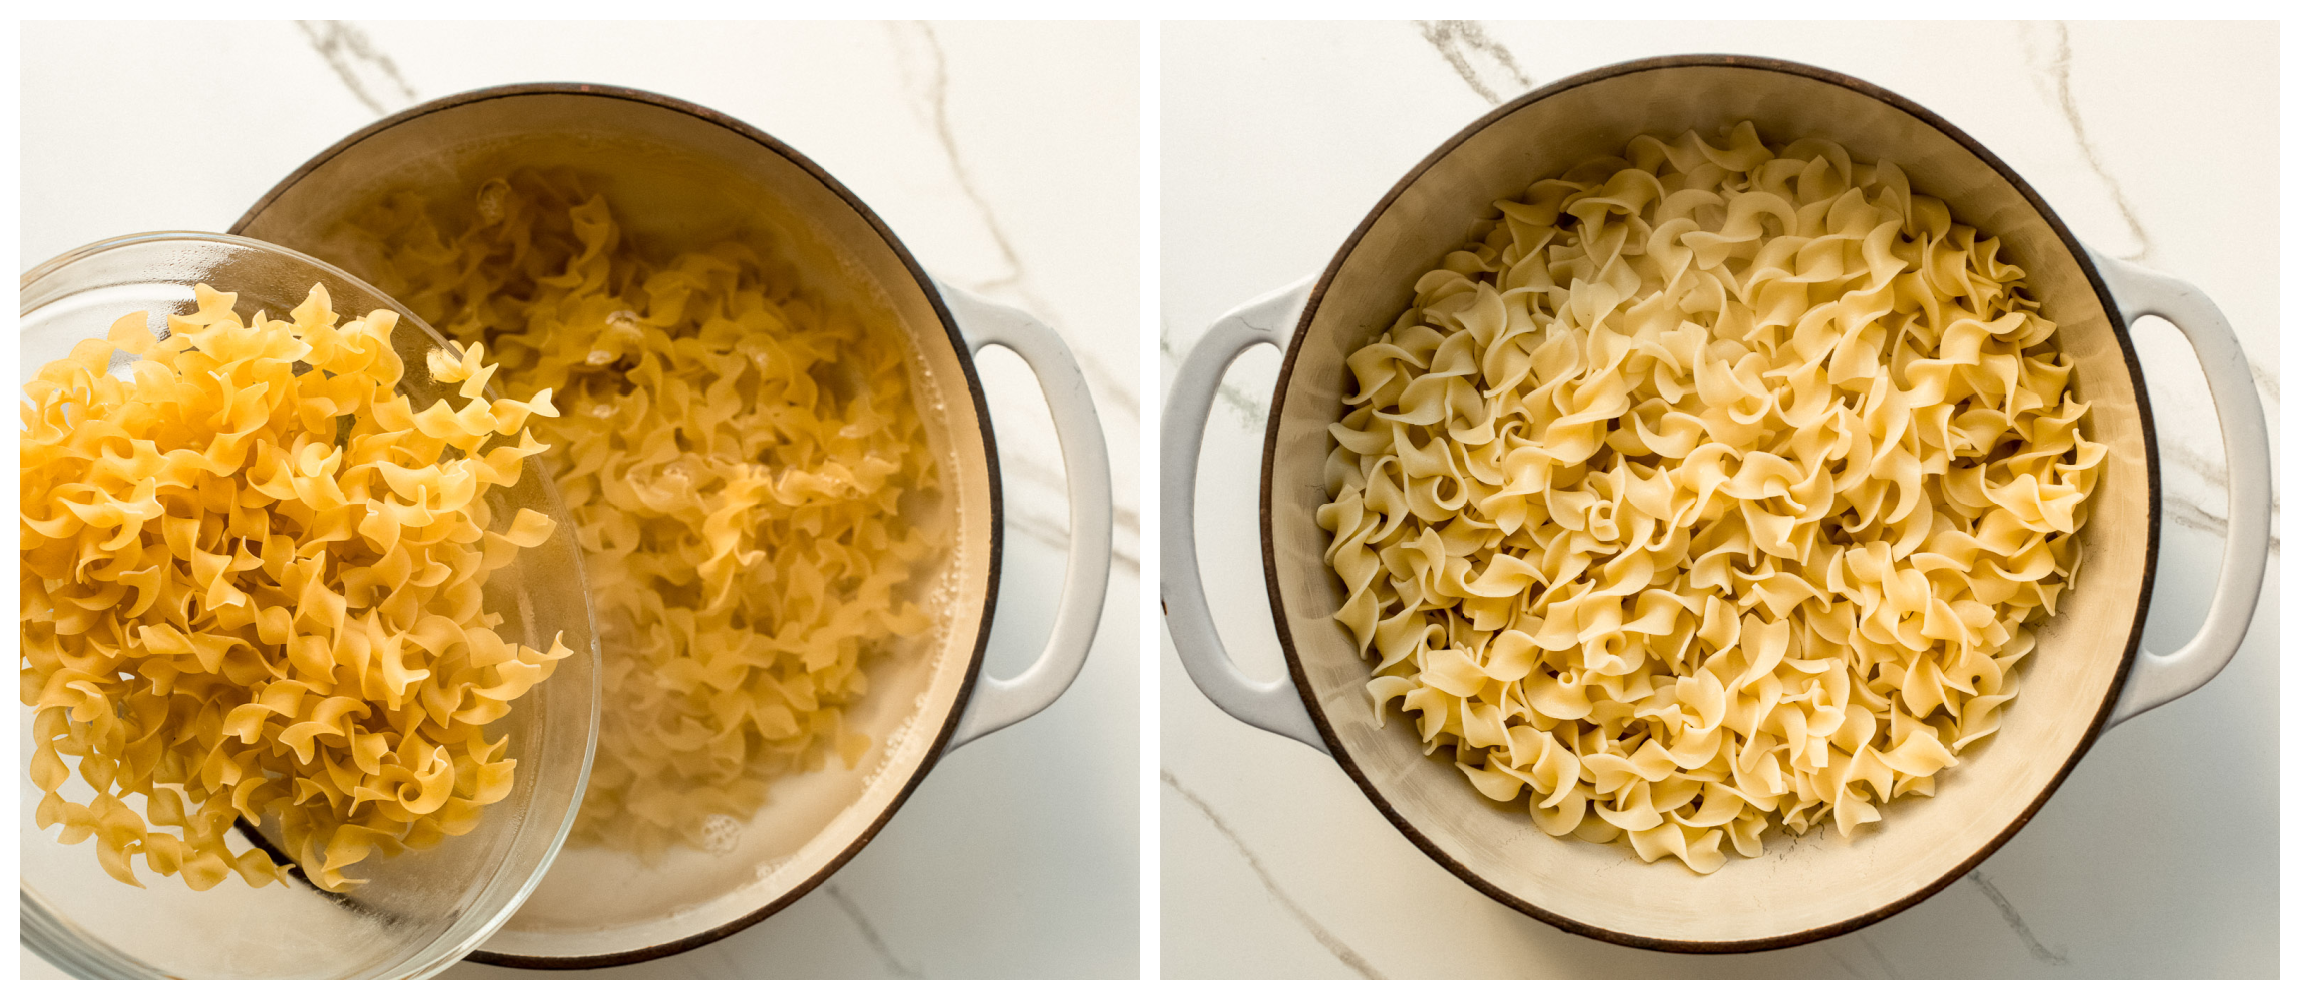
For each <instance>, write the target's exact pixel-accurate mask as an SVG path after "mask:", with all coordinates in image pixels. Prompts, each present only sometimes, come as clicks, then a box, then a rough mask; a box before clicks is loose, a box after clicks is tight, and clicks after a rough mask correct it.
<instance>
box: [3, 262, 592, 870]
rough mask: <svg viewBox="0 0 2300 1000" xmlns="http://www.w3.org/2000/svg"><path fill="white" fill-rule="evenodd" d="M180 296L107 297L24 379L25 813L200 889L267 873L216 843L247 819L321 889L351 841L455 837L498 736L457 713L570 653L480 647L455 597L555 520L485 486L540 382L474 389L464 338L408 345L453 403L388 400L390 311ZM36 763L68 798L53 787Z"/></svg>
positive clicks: (485, 628) (496, 753) (514, 693)
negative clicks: (64, 347) (500, 514)
mask: <svg viewBox="0 0 2300 1000" xmlns="http://www.w3.org/2000/svg"><path fill="white" fill-rule="evenodd" d="M196 296H197V299H196V305H197V309H196V311H194V312H192V313H191V314H189V315H179V316H170V317H168V318H167V329H168V336H166V337H164V338H159V339H155V338H154V337H153V336H152V334H151V332H150V331H149V330H148V329H147V328H146V325H145V324H146V321H147V315H146V314H145V313H135V314H132V315H129V316H126V317H123V318H122V319H121V320H120V321H119V322H117V323H115V324H113V326H112V329H111V332H110V335H109V336H108V338H107V339H104V340H84V341H81V342H80V345H79V346H78V347H76V348H74V349H73V351H72V353H71V354H70V356H68V357H66V358H63V359H61V360H58V361H54V362H50V363H49V364H47V365H44V366H42V367H41V369H40V372H39V375H38V377H36V378H34V379H33V380H32V381H30V382H29V383H27V384H26V385H25V387H24V392H25V395H26V397H27V398H28V402H26V403H25V405H24V408H23V412H24V430H23V433H22V440H21V447H22V452H21V461H22V473H23V479H22V493H23V497H22V510H23V531H22V536H23V539H22V540H23V552H22V578H21V583H22V588H23V595H22V600H23V606H22V611H23V642H24V660H25V666H24V667H23V670H22V675H21V679H22V686H23V690H22V695H21V696H22V699H23V701H24V703H25V704H26V705H30V706H33V707H34V708H35V710H36V713H37V714H36V715H35V716H34V719H33V743H34V747H35V749H34V750H33V753H32V762H31V775H32V781H33V783H34V784H35V785H36V786H38V787H39V788H40V790H41V791H42V793H43V795H42V797H41V800H40V805H39V807H38V811H37V815H36V817H35V819H36V821H37V822H38V823H39V825H40V826H41V827H42V828H46V827H50V826H55V825H58V824H61V825H62V827H63V831H62V835H61V836H62V839H63V841H64V842H65V843H68V844H69V843H78V842H79V841H81V840H85V839H88V838H90V837H94V838H95V840H96V846H97V858H98V860H99V861H100V862H101V863H102V864H103V867H104V870H105V871H106V872H109V873H110V874H111V875H112V877H114V878H117V879H119V880H120V881H122V882H126V883H128V884H130V885H139V886H140V885H142V883H141V882H139V881H137V879H136V876H135V873H134V871H133V870H132V869H131V867H130V862H131V861H132V860H133V859H134V858H136V857H137V856H141V857H142V858H143V859H144V864H145V866H146V867H147V868H149V869H150V870H151V871H152V872H153V873H154V874H156V875H160V876H162V877H167V876H174V875H179V874H180V875H181V876H182V877H183V879H184V881H185V882H186V883H187V884H189V885H190V886H191V887H192V888H194V889H207V888H209V887H212V886H214V885H216V884H217V883H218V882H221V881H223V879H224V878H225V877H226V876H227V875H229V874H231V873H232V872H235V871H236V872H238V873H239V875H240V876H241V878H243V879H244V880H246V881H247V883H248V884H250V885H255V886H261V885H265V884H268V883H270V882H272V881H274V880H275V879H277V878H279V877H281V876H282V874H283V873H284V866H282V865H278V864H275V863H274V862H273V861H272V859H271V858H269V857H268V856H267V855H266V854H265V852H264V851H262V850H260V849H255V848H251V849H249V850H246V851H241V852H237V853H235V852H234V851H233V850H232V849H231V847H230V846H229V845H228V844H227V843H226V842H225V840H224V834H225V832H226V831H227V830H230V829H231V828H232V827H233V824H234V822H235V821H237V820H243V819H244V820H246V821H247V822H249V823H261V822H262V821H263V820H264V818H265V817H267V816H269V817H274V818H276V819H277V820H278V822H279V830H280V835H279V839H280V842H281V847H282V848H284V850H285V852H286V854H287V855H288V856H289V857H290V858H293V859H294V864H295V865H296V866H297V867H300V868H301V869H302V870H303V872H304V876H305V877H306V878H307V879H309V880H310V881H311V883H312V884H314V885H316V886H318V887H320V888H322V889H326V890H329V891H344V890H346V889H349V888H351V887H353V886H356V885H359V884H360V883H362V882H363V881H365V880H363V879H356V878H349V877H347V876H346V875H345V874H344V869H345V868H346V866H348V865H351V864H353V863H356V862H358V861H359V860H360V859H362V858H364V857H366V856H367V855H368V854H369V853H370V852H371V851H375V850H380V851H382V852H383V853H385V854H387V855H391V854H397V853H399V851H400V850H401V849H403V848H421V847H427V846H430V845H431V844H434V843H437V842H438V841H439V840H440V839H441V838H444V837H448V836H452V835H457V834H462V833H466V832H468V831H470V830H471V829H472V828H473V827H474V826H476V825H477V824H478V822H479V817H480V813H481V810H482V808H483V807H484V806H486V805H488V804H490V803H493V802H496V801H499V800H501V799H502V798H504V797H505V796H506V795H508V794H510V792H511V787H512V768H513V765H514V763H515V762H514V761H511V760H508V759H505V758H504V756H503V753H504V749H505V747H506V745H507V744H508V742H509V740H510V737H508V736H506V737H503V738H501V739H498V740H495V741H493V742H490V741H489V740H488V739H487V737H486V735H485V733H484V732H483V730H482V727H483V726H485V725H486V724H488V723H490V722H494V721H495V720H497V719H500V718H502V717H503V716H504V715H505V714H507V713H509V712H510V711H512V705H511V703H512V702H513V701H516V700H517V699H519V698H520V697H521V696H522V695H524V694H526V693H527V692H528V691H529V690H530V689H531V688H533V687H534V686H535V685H536V684H538V683H540V682H542V681H543V680H544V679H545V678H547V677H549V676H551V672H552V669H553V667H554V666H556V664H557V663H558V661H559V660H561V659H563V658H565V657H566V656H567V655H569V654H568V650H567V649H566V648H565V647H564V646H562V645H560V644H559V642H558V640H557V639H556V638H555V639H554V640H553V642H552V648H551V649H550V650H548V651H543V650H535V649H530V648H528V647H526V646H522V645H517V644H514V643H510V642H506V641H504V639H503V637H502V636H500V635H499V634H497V632H496V631H495V629H496V628H497V627H498V626H500V625H501V624H502V622H501V618H500V616H499V615H496V614H494V613H490V612H485V611H483V610H482V609H481V601H482V588H483V587H484V586H485V584H486V582H487V579H488V576H489V574H490V573H491V572H492V571H494V570H497V569H500V568H502V567H504V566H506V565H508V564H510V563H511V561H512V560H513V559H514V558H516V557H517V555H518V552H519V550H521V549H524V548H533V547H535V546H538V545H541V544H543V541H544V540H545V539H546V538H548V537H549V536H550V534H551V532H552V530H553V528H554V524H553V523H552V521H551V519H550V518H548V517H545V516H543V515H542V514H540V513H537V512H535V511H532V510H520V511H518V512H517V514H516V515H515V516H514V517H513V518H512V519H511V522H510V523H509V524H497V523H495V521H494V514H493V513H491V510H490V507H489V503H488V494H489V492H490V491H491V490H493V489H495V488H497V487H508V486H513V485H516V484H517V483H518V482H519V476H520V472H521V467H522V464H523V463H524V462H525V461H526V459H527V458H528V456H531V455H535V454H539V453H541V452H542V451H543V450H544V448H545V446H544V445H542V444H539V443H537V442H536V440H535V437H534V435H533V433H532V429H533V428H532V427H530V426H529V425H528V417H529V416H531V415H534V416H541V417H546V418H547V417H551V416H553V415H555V412H556V411H555V410H554V409H553V408H552V405H551V393H550V392H549V391H548V390H543V391H538V392H536V393H534V394H533V395H532V396H531V397H530V398H529V400H528V401H527V402H520V401H518V400H516V399H510V398H505V399H498V400H495V401H492V402H490V401H488V400H486V399H484V398H482V393H483V391H484V389H485V386H486V384H487V381H488V376H489V374H490V373H491V372H492V371H493V370H494V368H493V366H483V365H481V363H480V361H481V351H480V349H479V348H476V347H474V348H472V349H470V350H468V351H466V352H463V353H461V354H460V356H456V357H450V356H449V355H448V353H447V352H445V351H442V350H438V349H434V350H433V351H432V354H431V357H430V359H429V367H430V372H431V375H432V376H433V377H434V378H435V379H437V380H438V381H440V382H442V383H446V384H450V385H459V386H460V387H461V389H460V394H461V396H462V398H463V400H464V402H463V403H462V404H461V405H460V406H457V405H453V404H451V403H450V401H448V400H444V399H443V400H440V401H437V402H435V403H433V404H432V405H431V406H430V407H428V408H426V409H424V410H421V411H417V410H415V409H414V408H413V406H412V405H411V404H410V403H409V401H408V399H407V397H406V396H404V395H402V394H401V393H400V391H399V387H400V383H401V375H402V374H403V369H402V366H401V363H400V359H399V355H398V354H397V353H395V352H394V350H393V348H392V344H391V333H392V329H393V327H394V325H395V324H396V323H397V321H398V317H397V316H396V315H394V314H392V313H390V312H385V311H382V310H378V311H376V312H372V313H369V314H368V315H367V316H365V317H361V318H356V319H352V320H350V321H348V322H344V323H342V324H341V325H338V324H337V319H338V317H337V316H336V314H335V313H334V312H333V311H332V310H330V309H329V299H328V294H327V290H326V289H325V288H323V287H319V286H314V287H313V288H312V290H311V294H310V296H309V297H308V298H306V299H305V300H304V302H303V304H302V305H300V306H298V307H296V309H295V310H294V311H293V313H292V314H291V315H290V317H289V318H287V319H278V318H272V317H267V316H265V315H264V314H263V313H262V312H257V313H256V314H255V315H254V316H253V317H250V318H248V319H246V320H244V321H243V320H242V319H241V318H240V317H239V316H238V315H237V314H235V313H234V312H233V311H232V305H233V303H234V302H235V301H236V296H234V295H232V294H229V293H223V292H217V291H215V290H214V289H211V288H209V287H208V286H206V285H200V286H198V287H197V289H196ZM115 352H126V353H128V354H132V355H134V356H135V357H134V359H133V360H132V361H130V362H127V363H126V366H125V367H126V373H125V374H124V375H116V374H113V371H112V369H113V368H114V362H113V357H114V353H115ZM543 422H544V421H537V423H543ZM515 434H516V435H519V440H518V442H517V443H511V442H509V441H498V440H497V439H498V438H499V437H500V438H509V437H510V436H511V435H515ZM65 757H76V758H78V760H79V764H78V767H77V771H78V774H79V776H80V777H81V778H82V779H83V780H84V781H85V782H86V783H87V785H88V786H90V787H91V788H93V789H94V792H95V794H94V797H93V798H92V799H91V800H89V801H88V802H85V803H82V802H73V801H70V800H67V799H66V798H64V796H63V794H62V792H63V790H64V786H65V783H66V782H67V781H69V780H70V778H71V776H72V772H73V770H74V769H73V768H71V767H68V766H67V765H66V764H65V762H64V758H65ZM137 797H140V798H141V800H142V805H141V807H139V806H138V805H136V804H135V802H134V801H133V800H134V799H135V798H137ZM161 828H171V829H173V830H175V831H176V832H174V833H170V832H167V829H161Z"/></svg>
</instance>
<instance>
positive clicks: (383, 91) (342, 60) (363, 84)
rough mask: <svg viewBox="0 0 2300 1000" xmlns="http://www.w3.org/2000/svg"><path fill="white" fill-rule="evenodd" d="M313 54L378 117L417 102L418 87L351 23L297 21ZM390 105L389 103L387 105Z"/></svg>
mask: <svg viewBox="0 0 2300 1000" xmlns="http://www.w3.org/2000/svg"><path fill="white" fill-rule="evenodd" d="M296 27H298V28H301V29H303V36H304V40H305V41H308V42H310V43H311V47H312V51H314V52H317V53H319V57H320V58H321V59H323V60H326V62H327V65H328V68H329V69H333V70H335V75H336V77H337V78H339V79H341V80H342V81H343V85H344V86H345V87H346V88H348V89H350V91H351V96H353V97H356V98H359V103H361V104H365V105H367V108H368V110H370V111H373V112H375V113H376V114H378V115H382V114H388V113H390V111H391V110H392V109H393V108H396V107H402V106H405V105H408V104H411V103H414V101H415V88H413V87H410V86H408V85H407V80H406V79H405V78H404V77H401V76H400V75H399V66H398V65H397V64H394V63H393V62H392V61H391V57H390V56H387V55H385V54H383V50H381V49H379V48H377V47H376V45H375V42H374V41H373V40H371V39H369V38H368V37H367V33H366V32H364V31H361V30H359V29H358V28H357V27H354V26H353V25H352V24H351V23H350V22H348V21H297V22H296ZM387 102H388V103H387Z"/></svg>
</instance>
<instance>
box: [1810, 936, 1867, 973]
mask: <svg viewBox="0 0 2300 1000" xmlns="http://www.w3.org/2000/svg"><path fill="white" fill-rule="evenodd" d="M1821 954H1823V955H1827V956H1829V961H1832V962H1835V963H1837V968H1840V969H1843V970H1845V976H1846V978H1848V979H1869V978H1872V977H1871V976H1869V975H1868V974H1867V973H1864V972H1862V971H1861V970H1859V969H1856V968H1854V967H1853V963H1851V962H1848V961H1845V956H1843V955H1839V954H1837V942H1835V941H1828V942H1824V943H1823V944H1822V945H1821Z"/></svg>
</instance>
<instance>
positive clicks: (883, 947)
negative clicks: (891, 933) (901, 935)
mask: <svg viewBox="0 0 2300 1000" xmlns="http://www.w3.org/2000/svg"><path fill="white" fill-rule="evenodd" d="M823 895H825V896H829V897H830V898H831V902H834V903H837V904H838V906H839V909H840V910H842V911H844V912H845V913H846V915H847V919H848V920H851V921H853V922H854V925H855V929H856V930H858V931H861V932H862V936H863V940H864V941H866V942H868V943H869V944H870V947H871V950H872V951H874V952H877V953H878V959H879V961H880V962H883V963H885V964H886V967H887V971H888V972H891V973H893V974H894V977H895V978H897V979H923V978H925V976H924V975H922V974H921V973H920V972H919V970H918V968H917V967H916V966H913V965H911V964H910V963H907V962H904V961H903V960H902V959H900V958H896V957H895V954H894V949H892V948H889V947H887V943H886V938H884V937H881V936H879V932H878V927H877V926H876V925H874V924H872V923H871V922H870V918H869V917H866V916H864V915H863V911H862V907H860V906H856V905H855V901H854V900H852V899H849V898H847V894H846V890H844V889H841V888H839V885H838V883H836V882H825V883H823Z"/></svg>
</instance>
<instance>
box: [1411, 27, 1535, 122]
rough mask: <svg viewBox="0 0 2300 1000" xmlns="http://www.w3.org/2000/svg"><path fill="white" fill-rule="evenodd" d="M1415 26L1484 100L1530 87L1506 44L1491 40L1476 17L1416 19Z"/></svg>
mask: <svg viewBox="0 0 2300 1000" xmlns="http://www.w3.org/2000/svg"><path fill="white" fill-rule="evenodd" d="M1414 27H1416V28H1419V29H1421V33H1422V40H1423V41H1426V42H1428V43H1430V47H1431V48H1434V49H1436V50H1437V51H1438V55H1440V56H1443V57H1444V58H1445V61H1446V64H1447V65H1450V66H1452V67H1453V71H1454V72H1456V73H1459V74H1461V79H1462V82H1463V83H1466V84H1469V89H1471V90H1474V91H1476V92H1477V96H1479V97H1483V98H1485V102H1486V103H1487V104H1500V103H1501V102H1502V101H1503V100H1505V99H1507V98H1511V97H1515V96H1517V95H1519V94H1522V93H1525V92H1526V91H1528V90H1532V89H1533V80H1532V79H1530V78H1528V77H1527V76H1526V75H1525V71H1524V70H1521V69H1518V68H1517V59H1516V58H1514V57H1512V56H1511V55H1510V54H1509V48H1508V47H1507V46H1505V45H1503V44H1501V43H1500V42H1497V41H1494V40H1493V36H1491V35H1488V34H1486V33H1485V27H1484V26H1483V25H1480V24H1478V23H1477V22H1476V21H1415V22H1414Z"/></svg>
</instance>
